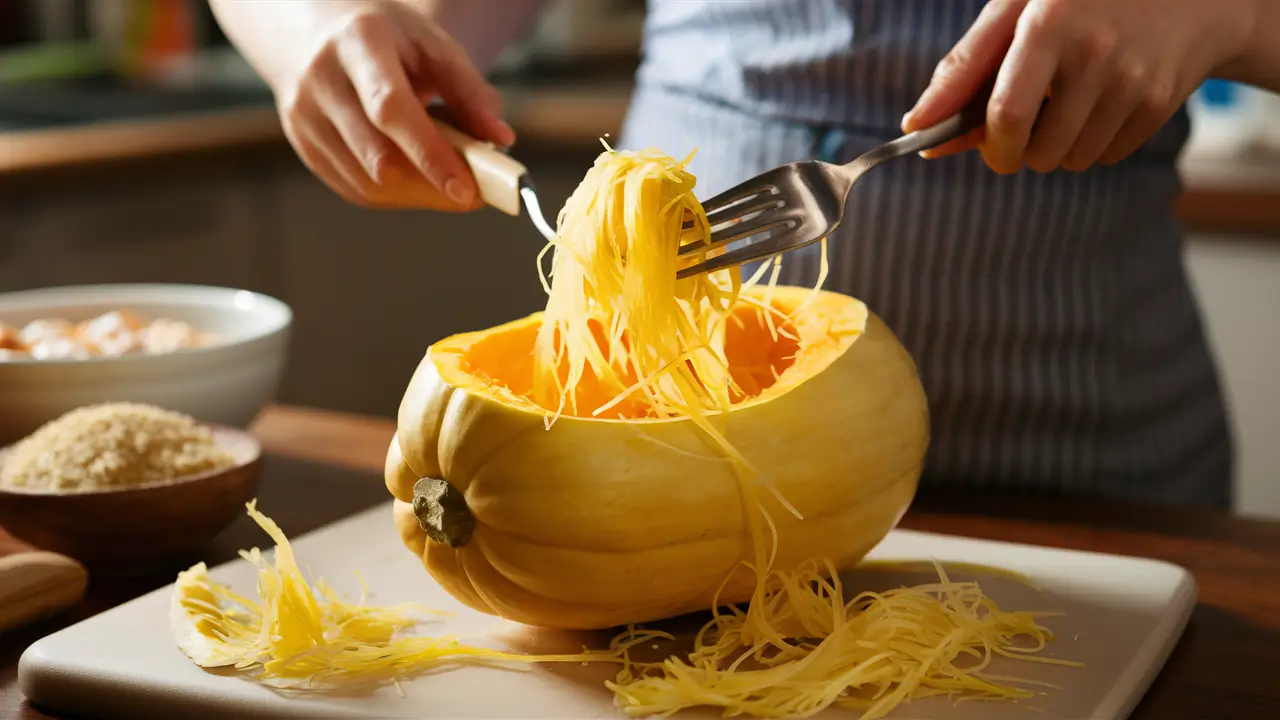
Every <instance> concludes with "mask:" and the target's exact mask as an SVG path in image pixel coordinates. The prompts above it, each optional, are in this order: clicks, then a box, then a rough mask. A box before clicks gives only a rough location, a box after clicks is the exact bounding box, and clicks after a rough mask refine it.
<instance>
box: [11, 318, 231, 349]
mask: <svg viewBox="0 0 1280 720" xmlns="http://www.w3.org/2000/svg"><path fill="white" fill-rule="evenodd" d="M215 340H216V336H214V335H213V334H212V333H207V332H201V331H200V330H199V329H198V328H196V327H194V326H193V325H191V324H190V323H187V322H183V321H181V320H174V319H172V318H167V317H152V318H149V317H147V316H144V315H141V314H139V313H136V312H133V311H132V310H129V309H127V308H124V309H120V310H111V311H109V312H105V313H102V314H101V315H98V316H96V317H93V318H89V319H88V320H81V321H80V322H78V323H73V322H71V321H69V320H66V319H64V318H40V319H37V320H32V321H30V322H28V323H27V324H26V325H23V326H22V327H21V328H18V327H14V326H11V325H8V324H6V323H5V321H4V318H3V317H0V362H5V361H8V360H18V359H28V358H30V359H33V360H66V359H79V360H85V359H88V358H94V357H120V356H121V355H129V354H131V353H144V354H147V355H163V354H165V353H171V352H177V351H178V350H187V349H190V348H197V347H204V346H206V345H210V344H212V343H213V342H214V341H215Z"/></svg>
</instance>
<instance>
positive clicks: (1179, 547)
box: [0, 407, 1280, 720]
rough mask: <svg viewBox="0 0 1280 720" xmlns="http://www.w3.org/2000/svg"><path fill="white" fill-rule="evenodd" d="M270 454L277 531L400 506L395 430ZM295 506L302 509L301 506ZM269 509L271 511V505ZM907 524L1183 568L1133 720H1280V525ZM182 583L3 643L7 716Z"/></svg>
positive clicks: (1136, 514) (1058, 512)
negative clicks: (92, 628)
mask: <svg viewBox="0 0 1280 720" xmlns="http://www.w3.org/2000/svg"><path fill="white" fill-rule="evenodd" d="M254 432H255V434H256V435H257V436H258V437H259V438H260V439H261V440H262V442H263V445H264V447H265V449H266V451H267V453H268V456H267V464H266V466H265V467H264V477H263V483H262V487H261V488H260V495H262V496H273V497H274V498H275V499H273V500H272V506H273V507H278V508H280V509H281V514H279V515H277V516H276V520H277V521H278V522H279V523H280V524H281V526H282V527H283V528H284V529H285V531H286V532H287V533H289V534H297V533H301V532H304V531H307V530H310V529H313V528H315V527H319V526H321V525H324V524H327V523H329V522H332V521H334V520H336V519H338V518H341V517H344V516H346V515H349V514H351V513H354V512H357V511H359V510H362V509H364V508H365V507H369V506H371V505H373V504H376V503H380V502H385V501H386V500H387V499H388V497H387V495H386V490H385V488H384V487H383V485H382V480H381V471H382V461H383V457H384V454H385V452H386V448H387V444H388V443H389V441H390V438H391V435H392V433H393V432H394V424H393V422H392V421H391V420H386V419H379V418H368V417H357V416H352V415H344V414H338V413H331V412H325V411H317V410H308V409H300V408H288V407H273V408H269V409H268V410H266V411H265V412H264V413H263V415H262V416H261V417H260V418H259V420H258V422H257V423H256V424H255V426H254ZM290 499H292V500H293V502H289V500H290ZM264 502H265V500H264ZM250 525H251V523H247V522H246V523H245V524H233V526H232V527H231V528H229V529H228V530H227V531H226V532H224V533H223V535H222V536H219V538H218V539H217V540H215V541H214V543H213V544H212V545H211V547H210V548H209V550H208V552H207V554H206V555H205V557H204V558H203V559H205V560H206V561H208V562H210V563H214V562H221V561H225V560H228V559H232V558H234V557H235V550H236V549H237V548H239V547H247V546H248V545H247V544H246V543H257V542H260V537H259V536H258V535H257V534H256V531H255V530H254V529H253V528H252V527H249V526H250ZM903 525H904V526H905V527H909V528H914V529H918V530H926V531H933V532H942V533H951V534H955V535H964V536H970V537H978V538H989V539H995V540H1005V541H1012V542H1022V543H1031V544H1036V545H1047V546H1055V547H1064V548H1074V549H1080V550H1091V551H1097V552H1104V553H1117V554H1124V555H1138V556H1144V557H1151V558H1157V559H1161V560H1165V561H1168V562H1172V563H1176V564H1179V565H1182V566H1183V567H1186V568H1187V569H1189V570H1190V571H1191V572H1192V573H1194V575H1195V579H1196V582H1197V584H1198V587H1199V602H1198V604H1197V606H1196V609H1195V611H1194V613H1193V615H1192V617H1191V621H1190V623H1189V625H1188V627H1187V631H1186V633H1185V634H1184V636H1183V638H1182V640H1181V642H1180V643H1179V645H1178V647H1177V648H1176V649H1175V650H1174V653H1173V655H1172V656H1171V657H1170V659H1169V662H1168V663H1167V664H1166V666H1165V668H1164V670H1163V671H1162V672H1161V674H1160V676H1159V677H1157V679H1156V681H1155V683H1154V684H1153V685H1152V687H1151V689H1150V690H1149V691H1148V693H1147V695H1146V697H1145V698H1144V699H1143V701H1142V703H1141V704H1140V705H1139V706H1138V708H1137V709H1136V710H1135V712H1134V713H1133V715H1132V718H1134V720H1148V719H1149V720H1179V719H1180V718H1186V719H1187V720H1193V719H1194V720H1201V719H1203V718H1219V717H1221V718H1262V717H1280V685H1277V684H1276V683H1275V682H1274V677H1273V674H1274V673H1273V670H1274V668H1276V667H1280V523H1272V522H1263V521H1256V520H1247V519H1241V518H1235V517H1231V516H1228V515H1224V514H1219V513H1212V512H1202V511H1198V510H1194V509H1179V508H1157V507H1152V506H1145V505H1133V504H1127V503H1119V502H1114V501H1099V500H1088V499H1079V500H1065V499H1062V498H1049V497H1039V496H1021V497H1019V496H1012V495H1001V494H996V493H991V492H987V491H969V492H966V493H959V494H941V493H928V492H922V493H921V494H920V496H919V497H918V498H917V500H916V501H915V503H914V504H913V505H912V508H911V510H910V512H908V514H907V516H906V518H905V519H904V520H903ZM171 581H172V575H171V574H170V575H164V574H161V575H153V576H147V577H142V578H130V579H96V580H94V581H93V582H92V583H91V585H90V589H89V594H88V595H87V596H86V598H85V600H84V601H82V602H81V603H80V605H79V606H78V607H77V608H75V609H74V610H73V611H70V612H68V613H65V614H63V615H62V616H59V617H57V618H53V619H51V620H48V621H45V622H42V623H38V624H35V625H31V626H28V627H24V628H20V629H18V630H15V631H13V632H10V633H6V634H4V635H2V636H0V717H4V718H24V719H34V718H50V717H53V716H51V715H47V714H45V713H43V712H41V711H40V710H38V709H37V708H34V707H31V706H30V705H29V704H27V703H26V701H25V700H24V699H23V697H22V694H21V691H20V690H19V689H18V686H17V661H18V657H19V656H20V655H21V653H22V651H23V649H25V648H26V647H27V646H28V645H30V644H31V643H32V642H34V641H35V640H36V639H38V638H40V637H42V636H44V635H46V634H48V633H51V632H53V631H55V630H57V629H59V628H61V627H64V626H66V625H68V624H70V623H72V622H75V621H77V620H79V619H82V618H84V617H88V616H89V615H92V614H95V613H97V612H101V611H103V610H105V609H108V608H110V607H113V606H115V605H118V604H120V603H122V602H124V601H126V600H128V599H130V598H133V597H136V596H138V595H141V594H143V593H145V592H148V591H150V590H152V589H155V588H158V587H161V586H163V585H165V584H168V583H169V582H171Z"/></svg>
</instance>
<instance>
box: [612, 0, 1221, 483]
mask: <svg viewBox="0 0 1280 720" xmlns="http://www.w3.org/2000/svg"><path fill="white" fill-rule="evenodd" d="M982 4H983V3H982V2H980V1H979V0H762V1H760V2H682V1H681V0H650V13H649V17H648V20H647V27H646V39H645V59H644V62H643V65H642V67H641V70H640V72H639V73H638V86H637V91H636V93H635V95H634V97H633V102H632V105H631V109H630V113H629V117H628V121H627V125H626V128H625V130H624V134H623V138H622V142H621V144H620V145H621V147H624V148H639V147H650V146H652V147H657V148H659V149H661V150H663V151H664V152H667V153H668V154H671V155H674V156H680V157H683V156H684V155H685V154H687V153H689V152H690V151H691V150H694V149H697V155H696V156H695V158H694V160H693V162H692V164H691V166H690V169H691V170H692V171H693V172H694V173H695V174H696V175H697V176H698V188H699V191H698V192H699V195H700V197H702V198H704V199H705V198H706V197H709V196H710V195H712V194H714V193H716V192H719V191H720V190H724V189H726V188H728V187H730V186H732V185H735V184H737V183H738V182H741V181H742V180H744V179H746V178H748V177H750V176H752V175H755V174H758V173H760V172H763V171H765V170H768V169H770V168H772V167H776V166H778V165H781V164H783V163H787V162H792V161H796V160H804V159H809V158H813V157H819V158H823V159H827V160H829V161H833V162H848V161H850V160H852V159H853V158H854V157H856V156H857V155H858V154H859V153H861V152H865V151H866V150H868V149H870V148H872V147H874V146H876V145H878V144H880V143H883V142H886V141H887V140H890V139H892V138H893V137H896V136H897V134H898V133H899V130H898V125H899V120H900V118H901V117H902V114H903V113H904V112H906V110H908V109H909V108H910V107H911V106H912V105H913V104H914V102H915V100H916V98H917V97H918V95H919V93H920V92H921V91H922V90H923V89H924V88H925V87H926V86H927V84H928V82H929V78H930V76H931V74H932V72H933V68H934V66H935V65H936V64H937V62H938V61H939V60H940V59H941V58H942V56H943V55H944V54H945V53H946V52H947V51H948V50H949V49H950V48H951V47H952V46H953V45H954V44H955V42H956V41H957V40H959V39H960V37H961V36H962V35H963V34H964V32H965V30H966V29H967V28H968V26H969V24H970V23H971V22H972V21H973V19H974V18H975V17H976V16H977V14H978V12H979V10H980V9H981V7H982ZM1187 130H1188V123H1187V120H1186V117H1185V115H1183V114H1180V115H1179V116H1178V117H1177V118H1175V119H1174V120H1173V121H1172V122H1170V123H1169V124H1168V125H1166V127H1165V128H1163V129H1162V130H1161V131H1160V132H1159V133H1158V134H1157V135H1156V136H1155V137H1153V138H1152V139H1151V141H1149V142H1148V143H1147V144H1146V145H1145V146H1144V147H1143V148H1142V149H1141V150H1140V151H1139V152H1138V153H1136V154H1135V155H1134V156H1133V157H1132V158H1130V159H1129V160H1126V161H1125V162H1123V163H1121V164H1120V165H1118V166H1116V167H1114V168H1096V169H1094V170H1091V171H1089V172H1085V173H1067V172H1056V173H1051V174H1048V175H1042V174H1038V173H1033V172H1030V171H1024V172H1022V173H1019V174H1017V175H1014V176H1001V175H996V174H995V173H992V172H990V171H989V170H988V169H987V168H986V167H985V166H984V165H983V164H982V161H981V158H980V157H979V156H978V154H977V153H967V154H965V155H963V156H959V157H953V158H946V159H943V160H935V161H924V160H920V159H918V158H915V157H911V158H904V159H902V160H898V161H894V162H892V163H888V164H886V165H883V166H881V167H879V168H876V169H874V170H872V171H871V172H869V173H868V174H866V175H865V176H863V178H862V179H860V180H859V182H858V184H857V185H856V186H855V188H854V190H853V192H852V193H851V195H850V198H849V205H848V209H847V211H846V216H845V220H844V222H843V223H842V226H841V228H840V230H839V231H838V233H837V234H836V235H835V236H833V237H832V238H831V239H830V242H829V250H830V254H829V260H830V269H831V273H830V275H829V276H828V278H827V281H826V287H828V288H830V289H833V290H836V291H840V292H846V293H849V294H852V295H855V296H857V297H859V298H861V299H863V300H864V301H866V302H867V303H868V305H869V307H870V308H871V309H872V310H873V311H874V312H876V313H877V314H879V315H880V316H881V317H883V318H884V319H885V320H886V322H887V323H888V324H889V326H890V327H891V328H893V329H894V331H895V332H896V333H897V334H898V335H899V337H900V338H901V339H902V341H903V342H904V344H905V345H906V346H907V348H908V349H909V350H910V351H911V353H912V355H913V357H914V358H915V359H916V362H917V365H918V367H919V369H920V374H921V377H922V380H923V381H924V383H925V387H926V391H927V392H928V394H929V397H930V401H931V403H930V404H931V413H932V415H933V425H934V441H933V444H932V446H931V448H930V463H929V467H930V471H931V473H932V474H933V475H934V476H935V478H936V481H938V482H965V483H975V482H976V483H984V482H985V483H993V484H1008V485H1021V486H1026V485H1032V486H1039V487H1042V488H1048V489H1057V490H1077V491H1099V492H1106V493H1112V494H1122V495H1136V496H1143V497H1155V498H1160V497H1165V498H1167V499H1170V500H1182V501H1188V502H1207V503H1212V504H1217V505H1222V504H1225V503H1226V502H1227V499H1228V498H1229V483H1230V477H1229V473H1230V454H1231V449H1230V441H1229V435H1228V430H1227V425H1226V421H1225V414H1224V409H1223V406H1222V401H1221V397H1220V392H1219V389H1218V384H1217V377H1216V372H1215V368H1214V366H1213V363H1212V360H1211V358H1210V355H1209V353H1208V349H1207V346H1206V342H1205V338H1204V334H1203V331H1202V329H1201V325H1200V318H1199V315H1198V311H1197V308H1196V305H1195V302H1194V299H1193V297H1192V294H1191V291H1190V288H1189V285H1188V282H1187V279H1186V277H1185V273H1184V271H1183V267H1182V264H1181V242H1180V241H1181V234H1180V230H1179V228H1178V225H1177V222H1176V220H1175V218H1174V217H1173V215H1172V202H1173V199H1174V198H1175V197H1176V195H1177V193H1178V192H1179V190H1180V182H1179V178H1178V173H1177V168H1176V164H1175V160H1176V155H1177V152H1178V151H1179V149H1180V148H1181V146H1182V144H1183V142H1184V141H1185V139H1186V135H1187ZM818 260H819V258H818V254H817V247H816V246H813V247H811V248H809V249H806V250H804V251H799V252H796V253H789V254H788V255H786V256H784V260H783V275H782V278H783V280H784V281H785V282H788V283H793V284H812V283H813V282H814V281H815V280H816V277H817V272H818Z"/></svg>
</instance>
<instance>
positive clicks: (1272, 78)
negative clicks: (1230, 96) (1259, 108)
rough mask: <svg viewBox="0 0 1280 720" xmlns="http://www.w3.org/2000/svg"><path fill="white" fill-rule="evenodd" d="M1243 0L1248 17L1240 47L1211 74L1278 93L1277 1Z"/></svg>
mask: <svg viewBox="0 0 1280 720" xmlns="http://www.w3.org/2000/svg"><path fill="white" fill-rule="evenodd" d="M1247 3H1248V5H1249V6H1250V8H1251V14H1252V17H1251V22H1250V25H1251V28H1250V33H1249V35H1248V37H1247V39H1246V41H1245V44H1244V47H1243V48H1242V50H1241V52H1240V54H1239V55H1237V56H1236V57H1235V58H1232V59H1231V60H1230V61H1229V62H1227V63H1226V64H1225V65H1223V66H1222V67H1221V68H1219V70H1218V72H1216V73H1215V75H1217V76H1219V77H1223V78H1226V79H1228V80H1235V81H1237V82H1242V83H1248V84H1250V85H1256V86H1258V87H1261V88H1265V89H1267V90H1272V91H1275V92H1280V1H1277V0H1247Z"/></svg>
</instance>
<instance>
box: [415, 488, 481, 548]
mask: <svg viewBox="0 0 1280 720" xmlns="http://www.w3.org/2000/svg"><path fill="white" fill-rule="evenodd" d="M413 514H414V516H415V517H417V518H418V526H419V527H421V528H422V531H423V532H425V533H426V534H427V537H429V538H431V539H432V540H433V541H435V542H438V543H440V544H441V545H448V546H449V547H454V548H457V547H462V546H463V545H466V544H467V543H468V542H469V541H470V540H471V533H472V532H473V531H474V530H475V527H476V519H475V518H474V517H472V515H471V510H470V509H468V508H467V501H466V499H465V498H463V497H462V493H460V492H458V489H457V488H455V487H454V486H452V485H450V484H449V483H448V482H447V481H445V480H441V479H439V478H420V479H419V480H418V482H416V483H414V484H413Z"/></svg>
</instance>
